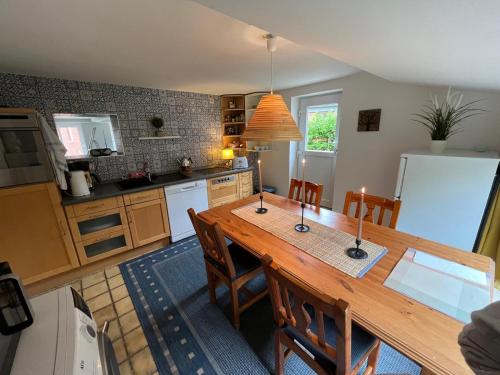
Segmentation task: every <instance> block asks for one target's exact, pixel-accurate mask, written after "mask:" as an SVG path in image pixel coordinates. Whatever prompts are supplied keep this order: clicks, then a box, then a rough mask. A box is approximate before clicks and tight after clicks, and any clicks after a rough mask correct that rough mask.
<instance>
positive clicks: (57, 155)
mask: <svg viewBox="0 0 500 375" xmlns="http://www.w3.org/2000/svg"><path fill="white" fill-rule="evenodd" d="M36 117H37V120H38V123H39V124H40V129H41V130H42V135H43V140H44V142H45V148H46V150H47V154H48V156H49V161H50V164H51V165H52V170H53V171H54V175H55V177H56V181H57V184H58V185H59V187H60V188H61V189H62V190H67V189H68V186H67V183H66V177H65V176H64V172H65V171H67V170H68V163H67V162H66V157H65V155H66V147H64V145H63V144H62V142H61V140H60V139H59V137H58V136H57V133H56V132H55V131H54V130H52V128H51V127H50V126H49V124H47V120H45V118H44V117H43V116H42V115H41V114H40V113H38V112H37V113H36Z"/></svg>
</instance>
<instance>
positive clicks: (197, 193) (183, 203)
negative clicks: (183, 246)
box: [165, 180, 208, 242]
mask: <svg viewBox="0 0 500 375" xmlns="http://www.w3.org/2000/svg"><path fill="white" fill-rule="evenodd" d="M165 196H166V197H167V210H168V219H169V221H170V232H171V236H172V242H176V241H179V240H182V239H183V238H186V237H189V236H192V235H193V234H195V231H194V228H193V225H192V224H191V220H190V218H189V215H188V213H187V210H188V208H193V209H194V210H195V211H196V213H198V212H200V211H205V210H207V209H208V194H207V180H200V181H193V182H186V183H183V184H179V185H172V186H166V187H165Z"/></svg>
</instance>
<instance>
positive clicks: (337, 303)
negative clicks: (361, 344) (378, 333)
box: [262, 255, 352, 374]
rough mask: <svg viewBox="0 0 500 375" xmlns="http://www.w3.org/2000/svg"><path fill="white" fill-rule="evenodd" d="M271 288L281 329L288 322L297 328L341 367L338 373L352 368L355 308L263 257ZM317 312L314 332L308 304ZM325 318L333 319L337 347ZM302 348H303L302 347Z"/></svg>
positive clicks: (274, 311)
mask: <svg viewBox="0 0 500 375" xmlns="http://www.w3.org/2000/svg"><path fill="white" fill-rule="evenodd" d="M262 264H263V267H264V273H265V275H266V281H267V287H268V290H269V295H270V297H271V302H272V306H273V314H274V320H275V322H276V324H277V325H278V327H282V326H283V325H284V324H285V323H286V324H288V325H290V326H292V327H294V328H295V329H296V330H297V331H298V332H299V333H300V334H301V335H302V336H303V337H304V339H306V340H309V342H310V343H311V344H312V345H314V347H315V348H317V349H318V350H320V351H321V352H322V353H323V354H324V355H326V356H328V357H330V359H332V360H334V361H335V362H336V364H337V374H349V373H350V369H351V327H352V322H351V309H350V306H349V304H348V303H347V302H345V301H343V300H340V299H339V300H335V299H333V298H330V297H328V296H326V295H323V294H321V293H320V292H318V291H317V290H315V289H312V288H311V287H309V286H308V285H306V284H304V283H303V282H302V281H300V280H299V279H297V278H296V277H295V276H293V275H291V274H289V273H288V272H286V271H284V270H283V269H281V268H280V267H279V266H278V265H277V264H276V263H273V259H272V258H271V257H270V256H269V255H265V256H264V257H263V258H262ZM306 303H307V304H309V305H311V306H312V307H313V309H314V315H315V318H316V333H313V332H312V331H311V329H310V328H309V327H310V324H311V316H310V315H309V312H308V311H307V310H306V309H305V306H304V305H305V304H306ZM325 315H326V316H329V317H330V318H333V320H334V322H335V329H336V335H337V340H336V347H335V348H334V347H333V346H331V345H330V344H329V343H328V342H327V341H326V334H325ZM299 349H300V347H299Z"/></svg>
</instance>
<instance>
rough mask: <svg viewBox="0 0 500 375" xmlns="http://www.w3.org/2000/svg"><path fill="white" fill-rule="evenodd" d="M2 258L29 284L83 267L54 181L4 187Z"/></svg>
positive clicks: (0, 209)
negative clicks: (79, 261)
mask: <svg viewBox="0 0 500 375" xmlns="http://www.w3.org/2000/svg"><path fill="white" fill-rule="evenodd" d="M0 260H2V261H7V262H9V264H10V266H11V268H12V270H13V271H14V272H16V273H17V274H18V275H19V276H20V277H21V278H22V279H23V282H24V283H25V284H29V283H32V282H35V281H38V280H41V279H43V278H47V277H50V276H53V275H56V274H58V273H61V272H64V271H68V270H70V269H72V268H74V267H78V266H79V263H78V258H77V256H76V251H75V247H74V245H73V241H72V240H71V235H70V231H69V227H68V223H67V222H66V217H65V216H64V211H63V208H62V205H61V198H60V194H59V190H58V188H57V186H56V185H55V184H54V183H52V182H50V183H44V184H35V185H25V186H19V187H13V188H3V189H0Z"/></svg>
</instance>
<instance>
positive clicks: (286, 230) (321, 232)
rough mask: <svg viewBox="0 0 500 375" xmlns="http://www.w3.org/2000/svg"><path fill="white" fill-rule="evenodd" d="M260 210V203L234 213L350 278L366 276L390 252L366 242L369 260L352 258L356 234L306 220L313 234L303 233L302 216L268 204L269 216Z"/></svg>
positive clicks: (364, 248)
mask: <svg viewBox="0 0 500 375" xmlns="http://www.w3.org/2000/svg"><path fill="white" fill-rule="evenodd" d="M257 207H260V202H255V203H251V204H248V205H246V206H243V207H239V208H237V209H234V210H232V211H231V212H232V213H233V214H234V215H236V216H238V217H240V218H242V219H243V220H245V221H248V222H249V223H251V224H253V225H256V226H258V227H259V228H261V229H263V230H265V231H266V232H269V233H271V234H273V235H274V236H276V237H279V238H281V239H282V240H284V241H286V242H288V243H289V244H291V245H293V246H295V247H297V248H299V249H300V250H303V251H305V252H306V253H308V254H309V255H312V256H313V257H315V258H318V259H319V260H321V261H323V262H325V263H327V264H328V265H330V266H332V267H335V268H336V269H338V270H339V271H342V272H344V273H346V274H348V275H349V276H352V277H358V278H361V277H363V276H364V275H365V274H366V272H368V271H369V270H370V269H371V268H372V267H373V266H374V265H375V264H376V263H377V262H378V261H379V260H380V258H382V257H383V256H384V255H385V254H386V253H387V249H386V248H384V247H382V246H379V245H376V244H374V243H372V242H369V241H365V240H364V241H363V243H362V244H361V248H362V249H363V250H365V251H366V252H367V253H368V257H367V258H366V259H352V258H349V257H348V256H347V254H346V250H347V249H348V248H350V247H353V246H355V240H356V238H355V237H354V236H353V235H351V234H349V233H345V232H342V231H339V230H336V229H333V228H331V227H327V226H326V225H323V224H320V223H317V222H315V221H313V220H309V219H306V218H304V224H307V225H309V227H310V228H311V229H310V231H309V232H305V233H299V232H297V231H296V230H295V225H296V224H299V223H300V219H301V217H300V215H297V214H295V213H293V212H291V211H288V210H284V209H282V208H279V207H276V206H274V205H272V204H269V203H264V207H266V208H267V209H268V211H267V213H266V214H257V213H256V212H255V209H256V208H257Z"/></svg>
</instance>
